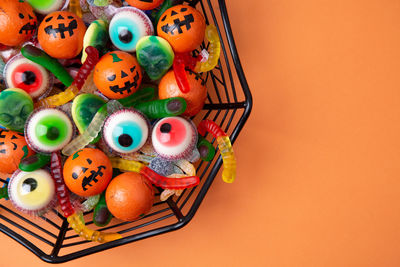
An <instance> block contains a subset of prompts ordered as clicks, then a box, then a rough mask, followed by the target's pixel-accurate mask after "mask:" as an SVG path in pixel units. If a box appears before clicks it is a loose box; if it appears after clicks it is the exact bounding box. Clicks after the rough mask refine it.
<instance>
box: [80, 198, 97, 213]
mask: <svg viewBox="0 0 400 267" xmlns="http://www.w3.org/2000/svg"><path fill="white" fill-rule="evenodd" d="M99 200H100V194H99V195H95V196H91V197H88V198H87V199H86V200H85V201H84V202H83V203H82V211H83V212H87V211H91V210H93V209H94V208H95V207H96V205H97V203H99Z"/></svg>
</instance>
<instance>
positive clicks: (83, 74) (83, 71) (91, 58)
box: [74, 46, 99, 90]
mask: <svg viewBox="0 0 400 267" xmlns="http://www.w3.org/2000/svg"><path fill="white" fill-rule="evenodd" d="M85 51H86V53H87V58H86V60H85V62H84V63H83V65H82V66H81V68H80V69H79V71H78V74H77V75H76V78H75V80H74V84H75V85H76V87H77V88H78V90H80V89H81V88H82V86H83V84H84V83H85V81H86V79H87V77H88V76H89V74H90V73H91V72H92V70H93V69H94V67H95V66H96V64H97V62H98V61H99V51H98V50H97V49H96V48H95V47H93V46H88V47H86V49H85Z"/></svg>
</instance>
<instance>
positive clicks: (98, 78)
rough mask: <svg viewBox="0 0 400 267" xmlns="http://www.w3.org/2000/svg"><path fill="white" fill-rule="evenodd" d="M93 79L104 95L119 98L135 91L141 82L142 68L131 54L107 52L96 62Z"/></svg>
mask: <svg viewBox="0 0 400 267" xmlns="http://www.w3.org/2000/svg"><path fill="white" fill-rule="evenodd" d="M93 81H94V83H95V85H96V87H97V89H99V90H100V92H101V93H102V94H103V95H105V96H106V97H108V98H110V99H121V98H124V97H127V96H130V95H131V94H133V93H134V92H136V91H137V89H138V88H139V86H140V83H141V82H142V70H141V68H140V65H139V63H138V62H137V60H136V58H135V57H133V56H132V55H130V54H128V53H126V52H122V51H114V52H109V53H107V54H106V55H104V56H103V57H102V58H101V59H100V61H99V62H98V63H97V64H96V67H95V69H94V76H93Z"/></svg>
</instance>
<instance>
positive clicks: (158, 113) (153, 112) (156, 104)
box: [135, 97, 186, 119]
mask: <svg viewBox="0 0 400 267" xmlns="http://www.w3.org/2000/svg"><path fill="white" fill-rule="evenodd" d="M135 108H136V109H137V110H139V111H141V112H142V113H143V114H144V115H146V117H147V118H149V119H161V118H165V117H171V116H178V115H181V114H182V113H183V112H185V110H186V101H185V99H184V98H182V97H172V98H167V99H159V100H154V101H149V102H144V103H139V104H137V105H136V106H135Z"/></svg>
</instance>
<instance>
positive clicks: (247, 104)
mask: <svg viewBox="0 0 400 267" xmlns="http://www.w3.org/2000/svg"><path fill="white" fill-rule="evenodd" d="M207 1H208V2H209V1H210V0H207ZM187 2H189V4H190V5H192V6H195V5H196V4H197V3H198V2H200V0H194V1H187ZM218 4H219V8H220V13H221V17H222V22H223V25H224V29H225V32H226V37H227V42H228V45H229V50H230V54H231V56H232V59H233V63H234V66H235V70H236V74H237V76H238V79H239V82H240V85H241V87H242V90H243V93H244V96H245V100H244V102H240V103H237V104H238V107H241V108H244V112H243V114H242V115H241V117H240V119H239V121H238V123H237V124H236V126H235V128H234V129H233V130H232V134H231V135H230V139H231V142H232V144H233V143H235V141H236V139H237V137H238V135H239V133H240V132H241V130H242V129H243V127H244V125H245V123H246V121H247V120H248V118H249V116H250V113H251V110H252V107H253V97H252V94H251V91H250V88H249V85H248V83H247V80H246V76H245V74H244V70H243V67H242V64H241V61H240V58H239V55H238V51H237V47H236V44H235V39H234V37H233V32H232V28H231V26H230V21H229V15H228V10H227V7H226V2H225V0H218ZM221 166H222V158H221V156H219V157H218V159H217V161H216V162H215V164H214V166H213V167H212V169H211V171H210V173H209V175H208V176H207V178H206V180H205V182H204V184H203V186H202V187H201V189H200V192H199V193H198V195H197V196H196V199H195V200H194V202H193V204H192V206H191V208H190V210H189V212H188V213H187V215H186V216H183V217H182V218H180V219H179V221H178V222H177V223H174V224H170V225H167V226H163V227H160V228H157V229H153V230H149V231H145V232H142V233H138V234H135V235H132V236H128V237H124V238H122V239H119V240H115V241H112V242H108V243H104V244H100V245H97V246H95V247H91V248H87V249H85V250H81V251H77V252H73V253H70V254H66V255H63V256H58V255H57V254H58V252H59V250H60V249H61V245H62V241H63V239H64V237H65V234H66V232H67V228H68V222H67V220H66V219H65V218H64V220H63V223H62V226H61V230H60V233H59V234H58V237H57V241H56V243H55V246H54V249H53V251H52V253H51V254H50V255H49V254H46V253H44V252H43V251H42V250H41V249H39V248H38V247H36V246H35V245H34V244H32V243H31V242H30V241H29V240H27V239H26V238H24V237H23V236H21V235H20V234H18V233H16V232H15V231H13V230H11V229H10V228H8V227H6V226H5V225H4V224H2V223H0V232H2V233H4V234H5V235H7V236H9V237H11V238H12V239H14V240H15V241H17V242H18V243H20V244H21V245H22V246H24V247H25V248H27V249H28V250H30V251H31V252H32V253H33V254H35V255H36V256H37V257H38V258H39V259H41V260H43V261H44V262H47V263H54V264H57V263H64V262H68V261H71V260H74V259H78V258H81V257H84V256H88V255H91V254H94V253H97V252H101V251H104V250H106V249H111V248H115V247H119V246H122V245H125V244H128V243H132V242H134V241H138V240H141V239H145V238H149V237H152V236H154V235H159V234H164V233H168V232H171V231H175V230H178V229H181V228H182V227H184V226H186V225H187V224H188V223H189V222H190V221H191V220H192V219H193V217H194V215H195V214H196V212H197V210H198V208H199V207H200V204H201V203H202V201H203V200H204V197H205V195H206V193H207V192H208V190H209V188H210V186H211V184H212V183H213V181H214V179H215V176H216V174H217V173H218V171H219V169H220V167H221ZM0 216H1V215H0Z"/></svg>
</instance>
